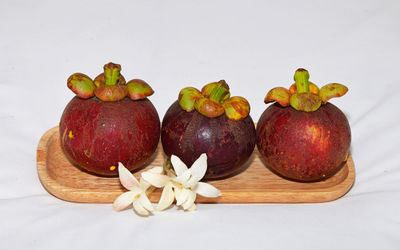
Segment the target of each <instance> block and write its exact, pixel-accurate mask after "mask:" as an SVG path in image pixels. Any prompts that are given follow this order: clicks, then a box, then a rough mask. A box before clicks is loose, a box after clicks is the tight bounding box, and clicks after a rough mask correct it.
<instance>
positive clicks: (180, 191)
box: [174, 185, 182, 200]
mask: <svg viewBox="0 0 400 250" xmlns="http://www.w3.org/2000/svg"><path fill="white" fill-rule="evenodd" d="M174 193H175V200H178V197H179V196H180V195H181V193H182V188H179V187H176V186H175V185H174Z"/></svg>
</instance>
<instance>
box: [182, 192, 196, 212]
mask: <svg viewBox="0 0 400 250" xmlns="http://www.w3.org/2000/svg"><path fill="white" fill-rule="evenodd" d="M195 200H196V193H195V192H193V191H189V195H188V198H187V200H186V201H185V202H184V203H183V204H182V207H183V209H185V210H188V209H189V208H190V207H192V205H193V204H194V201H195Z"/></svg>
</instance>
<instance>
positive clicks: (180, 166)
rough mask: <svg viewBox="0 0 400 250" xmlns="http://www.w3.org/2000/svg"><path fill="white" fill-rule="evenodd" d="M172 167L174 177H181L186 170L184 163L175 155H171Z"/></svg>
mask: <svg viewBox="0 0 400 250" xmlns="http://www.w3.org/2000/svg"><path fill="white" fill-rule="evenodd" d="M171 163H172V167H173V168H174V170H175V173H176V175H181V174H182V173H183V172H184V171H185V170H187V169H188V167H187V166H186V164H185V163H183V161H181V159H179V157H177V156H175V155H171Z"/></svg>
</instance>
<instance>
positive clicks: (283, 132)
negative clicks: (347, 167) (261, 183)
mask: <svg viewBox="0 0 400 250" xmlns="http://www.w3.org/2000/svg"><path fill="white" fill-rule="evenodd" d="M350 141H351V134H350V126H349V123H348V121H347V118H346V117H345V115H344V114H343V113H342V111H340V109H338V108H337V107H336V106H334V105H333V104H331V103H327V104H325V105H321V107H320V108H319V109H318V110H316V111H313V112H302V111H296V110H295V109H293V108H292V107H282V106H280V105H279V104H277V103H275V104H273V105H271V106H269V107H268V108H267V109H266V110H265V111H264V113H263V114H262V115H261V117H260V120H259V121H258V124H257V147H258V150H259V151H260V153H261V155H262V156H263V159H264V161H265V163H266V164H267V165H268V166H269V167H270V168H272V169H273V170H274V171H276V172H277V173H278V174H280V175H282V176H284V177H287V178H289V179H293V180H298V181H317V180H322V179H324V178H328V177H330V176H331V175H333V174H334V173H336V171H338V170H339V168H340V167H341V165H342V162H343V161H344V160H345V158H346V156H347V154H348V153H349V149H350Z"/></svg>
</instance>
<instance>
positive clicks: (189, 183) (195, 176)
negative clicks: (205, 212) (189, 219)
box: [142, 153, 221, 211]
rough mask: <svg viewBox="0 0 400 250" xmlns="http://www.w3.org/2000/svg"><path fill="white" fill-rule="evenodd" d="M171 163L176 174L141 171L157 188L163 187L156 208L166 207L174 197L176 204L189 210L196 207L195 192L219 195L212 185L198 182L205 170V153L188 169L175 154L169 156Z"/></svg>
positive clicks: (208, 195)
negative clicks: (168, 174)
mask: <svg viewBox="0 0 400 250" xmlns="http://www.w3.org/2000/svg"><path fill="white" fill-rule="evenodd" d="M171 163H172V166H173V168H174V170H175V173H176V176H175V175H172V174H171V175H170V176H167V175H163V174H160V173H154V172H145V173H142V178H143V179H144V180H145V181H147V182H148V183H150V184H151V185H153V186H155V187H158V188H160V187H164V190H163V192H162V194H161V198H160V201H159V202H158V206H157V210H159V211H161V210H164V209H166V208H168V207H169V206H171V204H172V202H173V201H174V198H175V199H176V205H178V206H182V208H183V209H184V210H190V211H191V210H195V209H196V205H195V204H194V202H195V200H196V195H197V194H199V195H201V196H205V197H218V196H220V195H221V192H220V191H219V190H218V189H216V188H215V187H214V186H212V185H210V184H208V183H205V182H200V180H201V179H202V178H203V177H204V175H205V173H206V171H207V155H206V154H205V153H204V154H202V155H200V157H199V158H198V159H197V160H196V161H195V162H194V163H193V165H192V167H191V168H190V169H189V168H188V167H187V166H186V165H185V163H183V162H182V161H181V160H180V159H179V158H178V157H176V156H175V155H172V156H171Z"/></svg>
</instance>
